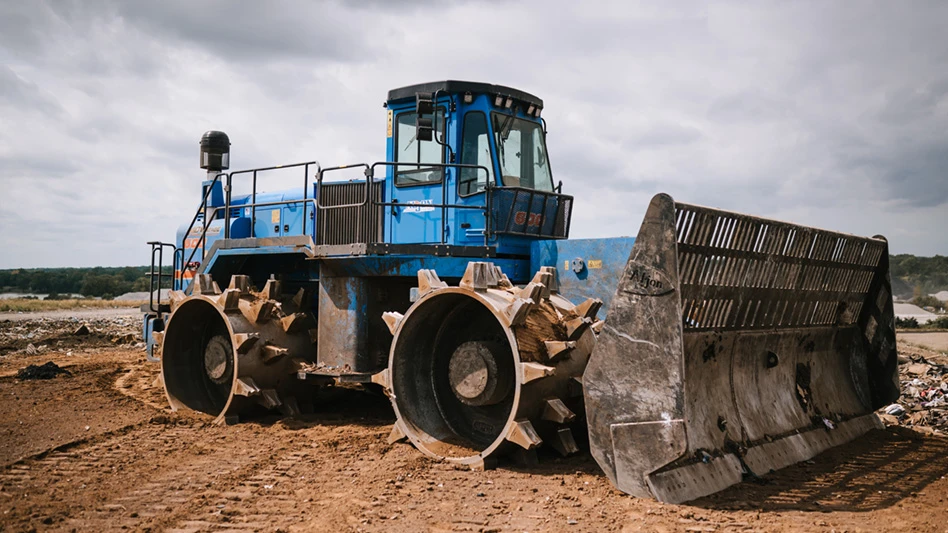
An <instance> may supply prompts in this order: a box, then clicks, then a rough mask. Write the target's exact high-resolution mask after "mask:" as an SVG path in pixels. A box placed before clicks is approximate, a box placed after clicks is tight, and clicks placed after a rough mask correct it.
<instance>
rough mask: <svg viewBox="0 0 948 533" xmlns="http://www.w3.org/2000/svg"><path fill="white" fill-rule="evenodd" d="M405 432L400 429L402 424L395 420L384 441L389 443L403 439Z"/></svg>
mask: <svg viewBox="0 0 948 533" xmlns="http://www.w3.org/2000/svg"><path fill="white" fill-rule="evenodd" d="M405 438H406V436H405V432H404V431H402V426H401V424H399V423H398V422H395V424H394V425H392V432H391V433H389V434H388V439H387V441H386V442H388V443H389V444H395V443H396V442H399V441H403V440H405Z"/></svg>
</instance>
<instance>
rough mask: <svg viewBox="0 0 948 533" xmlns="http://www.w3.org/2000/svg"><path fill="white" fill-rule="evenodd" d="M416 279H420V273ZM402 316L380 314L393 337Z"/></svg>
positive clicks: (390, 313) (394, 313) (391, 313)
mask: <svg viewBox="0 0 948 533" xmlns="http://www.w3.org/2000/svg"><path fill="white" fill-rule="evenodd" d="M418 279H419V280H420V279H421V273H420V272H419V274H418ZM402 316H403V315H402V314H401V313H396V312H386V313H382V320H384V321H385V325H386V326H388V330H389V331H390V332H391V333H392V335H395V330H397V329H398V325H399V324H400V323H401V322H402Z"/></svg>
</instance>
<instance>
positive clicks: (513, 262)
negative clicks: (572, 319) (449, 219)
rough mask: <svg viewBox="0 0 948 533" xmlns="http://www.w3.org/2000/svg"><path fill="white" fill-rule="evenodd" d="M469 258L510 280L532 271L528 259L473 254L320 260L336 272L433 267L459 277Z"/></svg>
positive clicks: (407, 271)
mask: <svg viewBox="0 0 948 533" xmlns="http://www.w3.org/2000/svg"><path fill="white" fill-rule="evenodd" d="M471 261H490V262H491V263H494V264H495V265H497V266H499V267H500V269H501V270H502V271H503V272H504V274H506V275H507V277H508V278H510V281H512V282H513V283H520V284H523V283H527V282H529V281H530V278H532V277H533V274H532V273H531V271H530V262H529V261H528V260H527V259H506V258H505V259H497V258H494V259H478V258H472V257H434V256H424V255H411V256H408V255H386V256H346V257H337V258H328V259H321V260H319V262H320V263H321V264H323V265H326V266H327V267H329V268H331V269H332V270H333V271H334V272H338V273H339V275H342V274H343V273H344V274H345V275H349V276H383V277H384V276H393V277H404V278H414V277H417V276H418V271H419V270H421V269H433V270H435V271H436V272H437V273H438V277H440V278H441V279H447V278H460V277H461V276H463V275H464V270H465V269H467V264H468V263H469V262H471Z"/></svg>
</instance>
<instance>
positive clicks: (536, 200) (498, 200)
mask: <svg viewBox="0 0 948 533" xmlns="http://www.w3.org/2000/svg"><path fill="white" fill-rule="evenodd" d="M312 167H316V174H315V184H316V187H317V191H320V190H323V188H324V187H329V186H332V185H341V184H343V183H346V182H326V181H325V175H326V174H327V173H329V172H334V171H340V170H347V169H348V170H351V169H354V168H362V169H363V174H364V175H365V181H364V182H361V183H360V184H359V186H363V185H362V184H364V188H365V189H364V194H362V195H361V198H360V199H359V201H355V202H348V203H338V204H336V203H334V204H326V203H324V201H323V199H322V197H323V195H322V194H319V193H318V192H317V193H315V195H314V196H315V198H310V197H309V189H310V185H311V183H312V182H311V181H310V177H309V172H310V169H311V168H312ZM378 167H392V168H394V169H395V170H396V171H397V170H398V169H399V168H403V167H409V168H412V167H414V168H418V169H422V168H432V169H442V170H447V169H457V170H458V171H460V170H463V169H472V170H476V171H478V172H484V173H485V175H487V176H489V175H490V171H489V169H488V168H487V167H486V166H483V165H468V164H460V163H405V162H394V161H378V162H375V163H372V164H371V165H370V164H367V163H358V164H354V165H341V166H336V167H328V168H322V167H321V166H320V165H319V162H318V161H307V162H303V163H293V164H290V165H276V166H270V167H260V168H254V169H247V170H239V171H234V172H230V173H219V174H217V175H215V176H214V178H213V180H212V181H211V184H210V186H209V187H207V189H206V190H205V192H204V197H203V198H202V199H201V204H200V206H199V207H198V209H197V212H195V214H194V217H193V218H192V219H191V223H190V224H189V225H188V229H187V231H186V232H185V239H188V238H193V237H191V235H192V234H193V233H195V232H194V229H195V226H196V224H197V221H198V219H199V218H200V216H201V214H202V213H203V214H204V218H203V221H202V224H201V231H200V235H199V236H198V237H197V240H196V241H192V243H193V244H194V246H193V247H191V246H186V247H185V246H182V248H176V249H175V252H174V253H175V261H178V257H179V255H180V268H176V269H175V276H176V277H174V278H173V279H174V280H175V281H176V282H177V283H178V284H179V285H178V286H183V284H184V280H185V278H184V276H185V273H186V271H187V270H188V269H189V268H191V265H196V264H197V263H195V262H194V259H195V256H196V254H197V252H198V250H202V254H203V250H204V249H205V248H206V243H207V232H208V229H209V227H210V225H211V223H212V222H213V221H214V220H217V219H218V218H219V213H220V212H221V211H223V212H224V213H225V214H224V216H223V218H224V219H225V221H224V224H223V237H224V238H225V239H229V238H230V237H231V235H230V231H231V227H230V226H231V225H230V223H229V220H227V219H229V217H230V216H231V210H232V209H234V208H235V207H237V208H240V209H248V208H249V209H250V221H251V223H250V224H251V225H250V227H251V237H253V236H254V235H255V234H254V231H255V230H254V228H255V222H256V211H257V208H263V207H273V206H277V205H298V204H302V205H304V206H306V205H311V206H312V209H313V212H312V218H313V229H312V232H313V233H316V228H317V226H318V224H319V222H318V221H319V220H320V216H321V213H324V212H328V211H332V210H344V209H350V210H352V209H355V210H360V209H361V210H368V212H374V211H373V210H375V209H378V208H386V207H387V208H391V209H392V211H393V212H394V211H395V210H399V209H405V208H411V207H416V206H414V205H413V204H407V203H399V202H398V201H397V200H396V199H392V201H381V194H373V190H374V189H373V187H377V186H378V184H380V183H381V182H382V181H383V180H376V179H375V173H376V169H377V168H378ZM290 168H302V170H303V198H302V199H294V200H280V201H274V202H257V201H256V200H257V184H258V178H259V175H260V173H263V172H267V171H273V170H286V169H290ZM243 175H249V176H250V177H251V180H252V181H251V186H252V188H251V195H250V203H246V204H238V205H237V206H234V205H233V204H232V191H233V183H234V178H235V177H238V176H243ZM221 179H224V206H216V207H210V208H209V207H208V205H207V204H208V198H209V197H210V194H211V191H212V190H213V189H214V186H215V185H216V184H217V183H218V182H219V181H220V180H221ZM447 181H448V180H447V179H442V181H441V203H439V204H425V207H430V208H433V209H440V210H441V221H440V226H441V227H440V239H439V241H440V243H441V244H446V243H447V231H446V227H447V215H448V210H450V209H456V210H477V211H481V212H483V213H484V217H485V227H484V246H488V244H489V242H490V239H491V238H492V237H493V236H494V235H499V234H505V235H520V236H527V237H539V238H553V239H557V238H566V237H568V235H569V226H570V220H571V218H572V202H573V197H572V196H567V195H563V194H558V192H559V191H557V192H545V191H537V190H534V189H527V188H523V187H497V186H495V185H493V184H492V183H490V181H489V180H488V182H487V183H486V185H485V188H484V193H485V205H469V204H460V203H448V200H447V198H448V190H447V187H446V186H445V185H446V183H447ZM348 184H350V185H356V183H352V182H350V183H348ZM537 207H539V210H538V211H537ZM503 211H506V216H504V213H503ZM307 213H308V211H307V210H306V208H305V207H304V212H303V221H302V223H301V226H302V227H301V233H302V234H303V235H307V231H308V230H307V224H306V220H305V219H306V214H307ZM382 220H383V217H379V218H378V224H382V222H381V221H382ZM369 221H370V223H374V222H372V221H374V219H373V218H371V217H369ZM357 223H361V218H360V219H359V220H357ZM368 229H372V228H368ZM381 234H382V232H381V226H380V228H379V231H378V232H375V233H373V232H369V231H366V232H363V231H361V230H360V229H359V228H357V229H356V231H355V233H354V234H353V235H354V236H356V238H364V239H365V240H368V239H369V236H370V235H377V236H381ZM314 237H315V235H314ZM165 244H167V243H165ZM366 244H369V243H368V242H367V243H366ZM160 248H164V247H163V246H162V247H160ZM189 248H190V250H191V252H190V254H189V255H188V257H187V258H186V259H185V257H184V254H185V252H186V250H187V249H189ZM158 253H159V256H160V254H161V252H160V251H159V252H158ZM200 259H201V260H203V257H201V258H200ZM153 277H154V275H153ZM159 277H160V276H159ZM160 282H161V280H160V279H159V280H158V283H159V284H160ZM152 284H154V280H152ZM159 305H160V301H159ZM150 307H153V304H151V302H150Z"/></svg>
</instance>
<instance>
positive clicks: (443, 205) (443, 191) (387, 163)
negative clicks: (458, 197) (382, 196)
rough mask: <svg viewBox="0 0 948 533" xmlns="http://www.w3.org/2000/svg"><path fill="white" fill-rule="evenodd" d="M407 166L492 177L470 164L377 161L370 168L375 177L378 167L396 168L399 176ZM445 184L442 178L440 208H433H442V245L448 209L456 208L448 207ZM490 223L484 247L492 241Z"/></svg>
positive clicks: (481, 166)
mask: <svg viewBox="0 0 948 533" xmlns="http://www.w3.org/2000/svg"><path fill="white" fill-rule="evenodd" d="M405 165H409V166H415V167H418V168H421V167H422V165H424V167H425V168H441V169H448V168H457V169H464V168H473V169H481V170H483V171H484V173H485V174H487V176H488V177H490V171H489V170H488V169H487V167H485V166H484V165H469V164H464V163H422V162H420V161H418V162H415V163H405V162H401V163H400V162H398V161H376V162H375V163H372V166H371V167H369V168H370V169H371V175H375V167H377V166H388V167H394V168H395V173H396V174H397V173H398V167H399V166H405ZM366 175H367V176H368V175H369V174H366ZM445 182H447V179H445V178H444V177H442V179H441V204H439V205H438V206H432V207H441V244H445V243H446V242H447V239H446V237H447V236H446V235H445V226H446V224H447V221H448V211H447V209H448V207H454V206H451V205H448V188H447V187H445ZM487 182H488V183H490V180H487ZM477 207H480V206H477ZM485 217H486V218H487V219H488V221H489V220H490V212H489V211H486V210H485ZM488 221H485V225H484V246H487V244H488V243H489V242H490V240H489V239H490V236H489V235H488V233H487V227H488V226H489V225H490V224H489V222H488Z"/></svg>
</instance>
